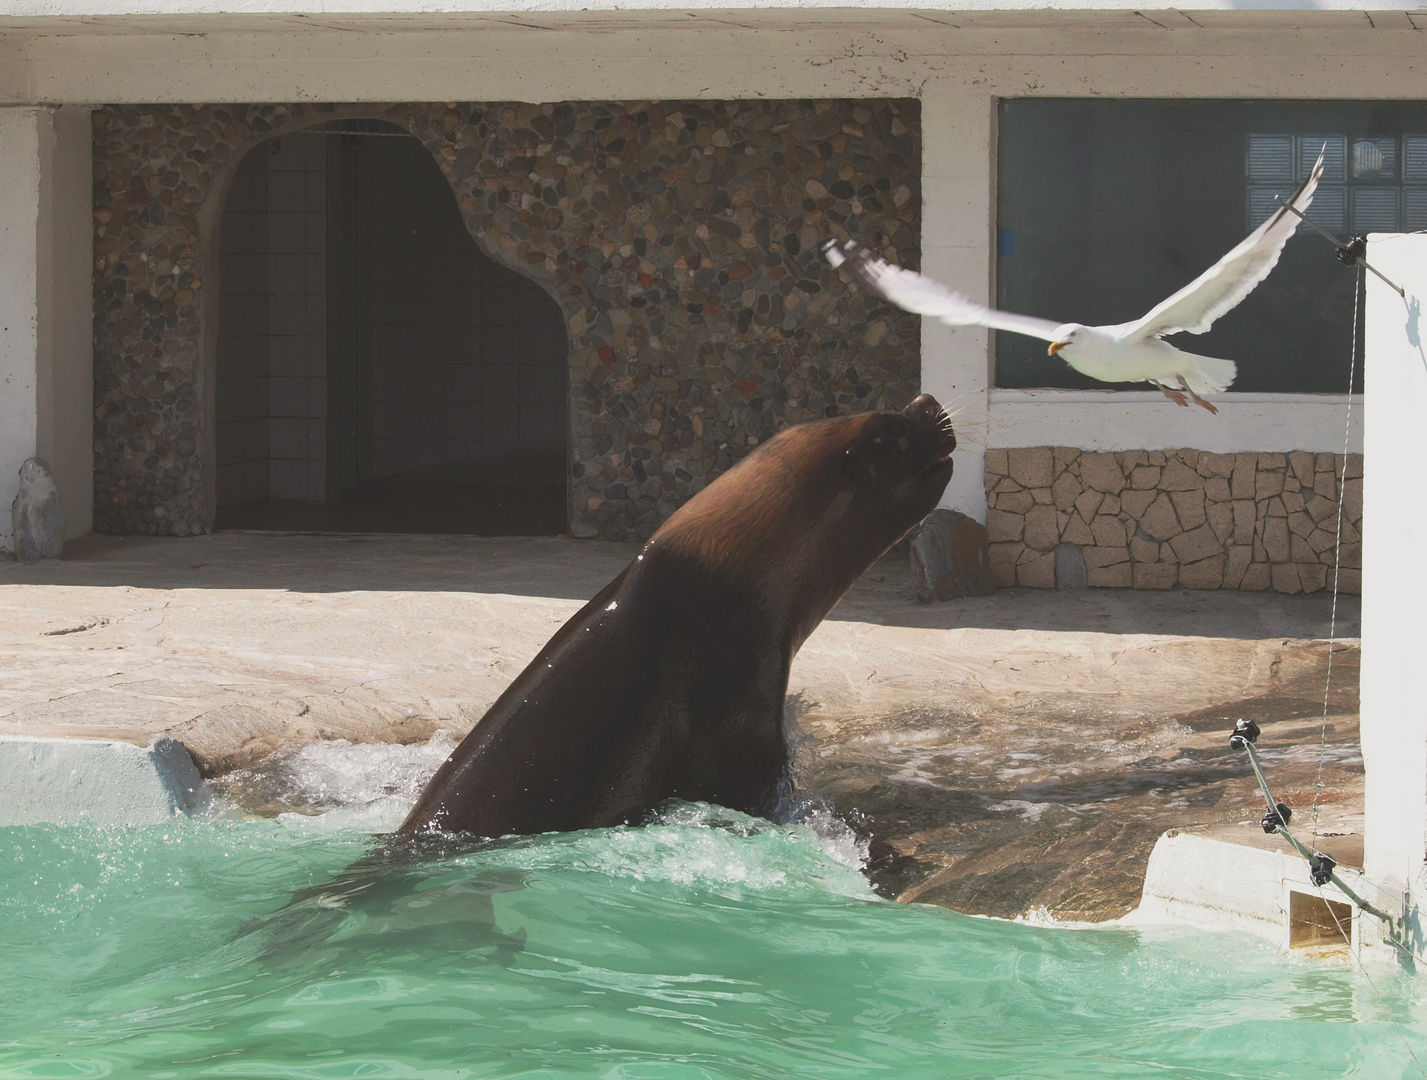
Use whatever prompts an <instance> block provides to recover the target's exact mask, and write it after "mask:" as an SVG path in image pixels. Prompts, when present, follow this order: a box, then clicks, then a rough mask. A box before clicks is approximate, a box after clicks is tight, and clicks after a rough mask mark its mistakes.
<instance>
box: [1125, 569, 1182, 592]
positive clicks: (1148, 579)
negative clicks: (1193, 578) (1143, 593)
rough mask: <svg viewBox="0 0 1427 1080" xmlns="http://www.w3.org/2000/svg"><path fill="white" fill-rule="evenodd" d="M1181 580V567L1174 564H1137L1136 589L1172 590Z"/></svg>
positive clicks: (1135, 572) (1135, 573) (1135, 570)
mask: <svg viewBox="0 0 1427 1080" xmlns="http://www.w3.org/2000/svg"><path fill="white" fill-rule="evenodd" d="M1178 580H1179V567H1177V566H1175V565H1174V564H1173V563H1135V564H1134V587H1135V588H1136V589H1172V588H1174V585H1175V582H1177V581H1178Z"/></svg>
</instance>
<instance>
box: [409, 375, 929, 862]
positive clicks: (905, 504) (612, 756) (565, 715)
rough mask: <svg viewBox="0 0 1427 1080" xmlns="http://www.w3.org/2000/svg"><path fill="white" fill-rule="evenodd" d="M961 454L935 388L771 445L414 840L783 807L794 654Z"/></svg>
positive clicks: (579, 645)
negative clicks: (676, 810) (714, 808)
mask: <svg viewBox="0 0 1427 1080" xmlns="http://www.w3.org/2000/svg"><path fill="white" fill-rule="evenodd" d="M955 447H956V437H955V435H954V434H953V433H952V430H951V423H950V421H949V419H948V418H947V415H946V413H945V411H944V410H943V409H942V407H941V406H940V405H939V404H937V402H936V400H935V399H933V398H932V397H930V396H928V395H926V394H923V395H922V396H921V397H918V398H917V399H916V400H915V401H913V402H912V403H911V404H910V405H908V406H907V407H906V408H905V409H903V410H902V411H901V412H890V411H886V412H864V413H858V414H855V415H852V416H845V417H838V418H835V419H831V420H821V421H817V422H814V423H809V424H800V425H798V426H795V427H790V428H788V429H787V430H785V431H783V432H781V433H779V434H778V435H776V436H774V437H773V438H771V439H769V440H768V441H767V442H766V443H764V444H763V445H762V446H759V447H758V448H757V449H755V450H754V451H753V452H752V453H750V454H749V455H748V456H747V457H746V458H744V459H743V460H742V461H741V462H739V463H738V464H737V465H736V466H734V467H733V468H732V469H730V470H729V471H728V472H727V473H725V474H724V475H722V476H720V477H719V478H718V479H717V480H715V481H714V482H713V483H712V484H710V485H709V486H708V487H707V488H705V489H704V490H703V491H701V492H700V493H699V494H698V495H696V496H694V497H693V498H692V499H690V500H689V501H688V502H687V503H685V504H684V505H683V506H682V507H680V508H679V509H678V510H677V511H675V513H674V514H672V515H671V516H670V517H669V519H668V521H666V522H665V523H664V524H663V526H661V527H660V529H659V530H658V531H657V532H656V533H655V534H654V535H653V536H652V537H651V538H650V539H649V541H648V543H646V544H645V545H644V547H643V548H642V549H641V551H640V552H639V554H638V555H637V556H636V557H635V559H634V561H633V562H631V563H630V564H629V566H628V567H626V568H625V570H624V572H623V573H621V574H620V575H619V576H618V577H617V578H615V579H614V581H612V582H610V583H609V585H607V586H606V587H605V588H604V590H603V591H602V592H600V594H599V595H598V596H596V597H595V598H594V599H593V600H591V601H590V602H589V603H588V604H586V605H585V606H584V607H583V608H581V609H580V611H579V612H578V613H577V614H576V615H575V616H574V617H573V618H572V619H570V621H569V622H567V623H566V624H565V625H564V626H563V627H561V628H560V630H559V631H558V632H556V634H555V636H554V637H553V638H551V639H550V641H549V642H548V643H547V644H546V646H545V647H544V648H543V649H541V650H540V653H539V655H538V656H536V657H535V659H534V660H533V661H531V663H530V666H529V667H527V668H526V669H525V670H524V671H523V672H521V674H520V675H519V676H518V677H517V678H516V679H515V681H514V682H513V683H511V685H510V687H509V688H508V689H507V690H506V691H505V693H504V694H502V695H501V696H500V698H499V699H498V700H497V701H496V702H495V704H494V705H492V706H491V708H490V710H489V711H488V712H487V713H486V714H485V716H483V717H482V718H481V720H480V722H479V723H477V724H476V726H475V727H474V728H473V729H472V730H471V733H470V734H469V735H467V736H466V738H465V739H464V740H463V741H462V742H461V744H460V745H459V746H458V747H456V749H455V750H454V751H453V752H452V754H451V756H450V757H449V758H448V759H447V760H446V762H445V763H444V764H443V765H442V766H441V768H440V769H438V770H437V772H436V775H435V776H433V777H432V778H431V781H430V782H429V783H428V784H427V785H426V788H425V790H424V791H423V792H422V793H421V797H420V798H419V799H418V800H417V802H416V806H415V807H414V808H413V809H412V811H411V813H410V815H409V816H408V817H407V819H406V821H405V822H404V823H403V824H402V826H401V829H400V832H402V833H416V832H421V831H425V830H442V831H446V832H466V833H474V834H476V835H479V836H487V837H497V836H505V835H509V834H528V833H540V832H551V831H564V830H570V829H583V828H598V827H601V826H608V825H616V824H619V823H622V822H631V821H636V820H639V819H640V818H642V817H643V816H645V815H646V814H647V813H648V812H649V811H650V810H652V809H653V808H654V807H656V806H658V805H659V804H660V803H662V802H664V801H666V800H668V799H673V798H679V799H688V800H693V801H706V802H713V803H719V804H721V805H723V806H726V807H730V808H732V809H735V810H742V811H745V812H748V813H761V812H766V811H767V810H769V809H771V808H772V805H773V802H774V800H775V792H776V789H777V786H778V782H779V780H780V779H781V778H782V777H783V775H784V773H785V771H786V768H787V759H788V754H787V748H786V745H785V742H784V736H783V700H784V697H785V695H786V692H787V686H788V668H789V666H790V665H791V664H792V661H793V656H794V655H795V654H796V653H797V651H798V648H799V646H801V645H802V643H803V642H804V640H806V639H807V636H808V635H809V634H810V633H812V631H813V629H814V628H815V627H816V626H817V625H818V623H820V622H821V621H822V619H823V616H825V615H826V614H827V613H828V612H829V611H830V610H831V609H832V607H833V605H834V604H836V603H837V601H838V600H839V599H840V598H841V596H842V594H843V593H844V592H846V591H847V589H848V588H849V587H850V586H851V585H852V583H853V582H854V581H856V580H857V578H858V577H859V576H860V575H861V574H862V573H863V571H865V570H866V569H867V568H868V567H869V566H871V565H872V563H873V562H875V561H876V560H877V559H878V557H880V556H881V555H882V554H883V553H884V552H885V551H886V550H887V549H888V548H889V547H891V546H892V545H893V544H894V543H896V542H897V540H898V539H899V538H900V537H901V536H902V535H903V534H904V533H906V532H907V531H908V530H909V529H910V528H911V527H912V526H913V525H915V524H916V523H917V522H918V521H920V520H921V519H922V518H923V517H925V516H926V515H927V514H928V513H930V512H931V511H932V510H933V509H934V508H935V507H936V505H937V502H938V500H939V499H940V498H941V494H942V491H943V490H944V489H945V488H946V484H947V481H948V480H950V479H951V472H952V462H951V453H952V450H953V449H955Z"/></svg>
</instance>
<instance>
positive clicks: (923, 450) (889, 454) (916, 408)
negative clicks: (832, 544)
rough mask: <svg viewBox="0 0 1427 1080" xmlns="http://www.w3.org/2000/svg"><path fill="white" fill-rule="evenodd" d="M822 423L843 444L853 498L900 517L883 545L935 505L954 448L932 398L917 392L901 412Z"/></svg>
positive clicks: (870, 509)
mask: <svg viewBox="0 0 1427 1080" xmlns="http://www.w3.org/2000/svg"><path fill="white" fill-rule="evenodd" d="M823 424H826V425H827V426H828V428H829V434H834V435H835V436H836V438H837V439H838V440H840V441H842V442H844V443H845V444H846V446H845V448H844V450H843V452H842V453H843V458H844V459H845V464H846V466H847V468H848V469H849V470H850V472H851V474H852V477H853V478H854V479H855V485H854V486H855V488H856V490H857V491H858V492H859V493H860V494H862V496H863V498H862V499H861V500H859V501H864V502H867V503H869V504H870V505H868V506H867V507H866V508H865V509H866V510H867V511H868V512H878V511H880V512H882V513H885V514H890V515H892V516H893V518H894V519H895V520H897V521H905V523H906V524H905V527H904V528H903V529H902V530H901V532H899V533H898V534H897V535H896V536H894V537H893V538H892V540H891V541H889V545H890V544H891V543H895V542H896V541H897V540H898V539H900V538H901V535H902V533H904V532H906V531H907V529H910V528H911V527H912V526H913V525H915V524H916V523H917V522H918V521H920V520H921V519H922V518H924V517H925V516H926V515H927V514H929V513H931V512H932V510H934V509H935V508H936V504H937V502H938V501H939V500H940V499H941V494H942V492H943V491H944V490H945V489H946V485H947V482H948V481H949V480H950V479H951V472H952V461H951V455H952V451H953V450H955V449H956V435H955V433H954V432H953V431H952V427H951V418H950V417H948V416H947V414H946V410H945V409H943V408H942V407H941V405H940V404H939V403H938V402H937V400H936V398H934V397H932V396H931V395H930V394H922V395H921V396H920V397H918V398H917V399H916V400H914V401H913V402H912V403H911V404H910V405H908V406H907V407H906V408H905V409H903V410H902V411H901V412H891V411H878V412H865V413H856V414H854V415H852V416H846V417H839V418H837V419H834V420H825V421H823ZM889 524H890V522H889Z"/></svg>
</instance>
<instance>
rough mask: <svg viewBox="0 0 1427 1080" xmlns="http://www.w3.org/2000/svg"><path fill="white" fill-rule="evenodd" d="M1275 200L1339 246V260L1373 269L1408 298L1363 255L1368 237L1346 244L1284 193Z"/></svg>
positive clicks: (1352, 240) (1356, 237)
mask: <svg viewBox="0 0 1427 1080" xmlns="http://www.w3.org/2000/svg"><path fill="white" fill-rule="evenodd" d="M1274 200H1275V201H1276V202H1277V203H1278V205H1279V206H1281V207H1283V208H1284V209H1285V210H1287V211H1288V212H1289V213H1291V214H1297V215H1298V216H1299V218H1300V219H1302V220H1303V221H1304V222H1305V223H1306V224H1308V225H1309V227H1311V228H1312V229H1313V231H1314V232H1316V233H1317V234H1318V235H1319V236H1321V237H1322V238H1323V239H1324V240H1326V241H1328V243H1330V244H1332V245H1333V246H1334V247H1335V248H1337V249H1338V261H1339V262H1340V263H1342V264H1343V265H1344V266H1361V267H1362V268H1363V269H1365V270H1371V271H1372V272H1373V273H1374V274H1376V275H1377V276H1378V277H1379V278H1381V279H1382V281H1383V282H1385V283H1386V285H1387V287H1388V288H1390V289H1391V290H1392V291H1393V292H1395V293H1397V295H1398V296H1400V297H1402V298H1403V299H1404V300H1406V299H1407V292H1406V291H1405V290H1404V289H1403V288H1402V286H1401V285H1398V284H1396V283H1395V282H1392V281H1389V280H1388V279H1387V278H1386V277H1383V274H1382V271H1380V270H1378V269H1377V268H1376V267H1375V266H1373V265H1372V264H1371V263H1369V262H1368V261H1367V259H1365V258H1364V257H1363V256H1364V255H1366V254H1367V250H1368V242H1367V238H1366V237H1362V236H1354V237H1352V238H1351V239H1350V240H1349V241H1348V242H1347V243H1346V244H1345V243H1343V242H1342V241H1340V240H1339V239H1338V238H1337V237H1336V236H1334V235H1333V234H1332V233H1330V232H1329V231H1328V230H1327V229H1325V228H1323V226H1321V225H1319V224H1318V223H1317V222H1316V221H1314V220H1313V219H1312V218H1311V217H1309V216H1308V215H1307V214H1305V213H1304V212H1303V211H1302V210H1300V209H1298V207H1296V206H1293V205H1291V204H1290V203H1288V202H1287V201H1286V200H1285V199H1284V197H1283V196H1282V195H1275V196H1274Z"/></svg>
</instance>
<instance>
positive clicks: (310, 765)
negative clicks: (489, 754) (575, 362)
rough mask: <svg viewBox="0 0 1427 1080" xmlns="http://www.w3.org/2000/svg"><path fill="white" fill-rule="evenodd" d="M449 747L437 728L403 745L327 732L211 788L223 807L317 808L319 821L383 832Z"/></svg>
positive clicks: (268, 812)
mask: <svg viewBox="0 0 1427 1080" xmlns="http://www.w3.org/2000/svg"><path fill="white" fill-rule="evenodd" d="M455 748H456V740H455V739H454V738H452V736H451V734H450V733H449V732H445V731H441V732H437V733H436V735H435V736H434V737H433V738H432V739H431V740H430V741H429V742H426V743H414V744H411V745H401V744H398V743H351V742H348V741H347V740H346V739H328V740H323V741H321V742H315V743H311V744H309V745H307V746H304V747H303V748H302V749H301V750H299V751H297V752H296V753H294V754H286V755H282V756H280V757H275V758H269V759H268V760H267V761H264V762H262V763H261V764H260V765H258V766H257V767H255V768H252V769H244V770H242V771H240V772H235V773H231V774H229V775H228V776H225V777H222V778H221V779H220V780H219V781H217V782H216V783H215V787H216V788H217V789H218V791H219V793H220V795H221V796H223V799H224V801H225V802H226V803H227V808H228V809H229V810H230V812H231V810H232V809H233V808H235V807H236V808H237V809H238V810H240V811H248V812H255V813H258V814H262V815H263V816H272V815H274V814H281V815H283V816H288V815H320V816H321V817H322V818H323V819H324V821H323V824H324V827H326V828H333V827H336V828H351V829H367V830H370V831H373V832H384V831H387V830H389V829H392V828H395V827H396V825H398V824H400V822H401V820H402V818H404V817H405V816H406V814H407V812H408V811H409V810H410V809H411V807H412V805H413V804H415V802H416V799H417V796H418V795H420V794H421V789H422V788H423V787H425V785H426V782H427V781H428V780H430V779H431V776H432V774H433V773H434V772H435V771H436V770H437V769H438V768H439V767H440V766H441V763H442V762H443V761H445V760H446V758H447V757H449V756H450V754H451V751H452V750H454V749H455ZM221 810H222V808H220V813H221Z"/></svg>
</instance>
